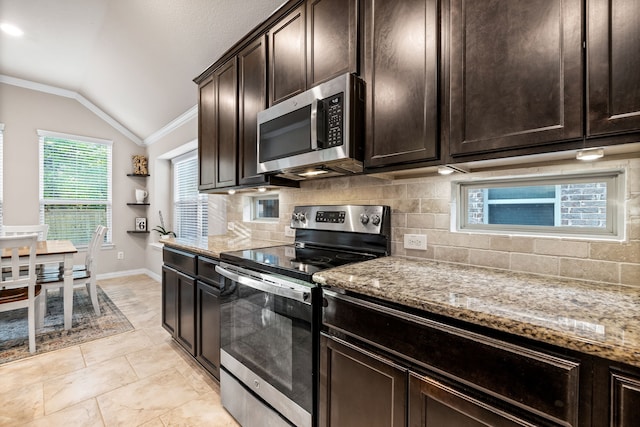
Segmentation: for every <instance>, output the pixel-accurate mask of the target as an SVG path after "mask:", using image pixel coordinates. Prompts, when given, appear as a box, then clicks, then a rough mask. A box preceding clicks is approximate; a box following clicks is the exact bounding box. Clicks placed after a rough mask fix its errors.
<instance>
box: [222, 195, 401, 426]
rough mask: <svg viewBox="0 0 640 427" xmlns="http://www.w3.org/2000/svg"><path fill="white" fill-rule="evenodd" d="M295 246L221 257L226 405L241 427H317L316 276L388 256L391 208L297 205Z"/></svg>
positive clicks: (318, 296) (318, 301) (318, 304)
mask: <svg viewBox="0 0 640 427" xmlns="http://www.w3.org/2000/svg"><path fill="white" fill-rule="evenodd" d="M291 227H292V228H295V230H296V231H295V236H296V237H295V243H294V244H293V245H282V246H272V247H267V248H260V249H251V250H244V251H237V252H226V253H222V254H221V256H220V258H221V262H220V265H219V266H217V267H216V270H217V271H218V272H219V273H220V274H221V275H222V276H224V281H225V283H224V286H223V288H222V289H223V290H222V293H221V329H222V330H221V365H222V369H221V373H220V390H221V396H222V404H223V406H224V407H225V408H226V409H227V410H228V411H229V412H230V413H231V414H232V415H233V416H234V417H235V418H236V420H238V422H240V424H242V425H243V426H244V427H251V426H260V427H264V426H290V425H295V426H299V427H303V426H316V425H317V416H316V413H317V409H316V408H317V394H318V363H319V361H318V356H319V348H318V346H319V328H320V312H321V303H322V298H321V292H320V288H319V287H318V286H317V285H316V284H315V283H314V282H313V280H312V276H313V274H314V273H315V272H317V271H320V270H323V269H327V268H332V267H337V266H340V265H344V264H348V263H353V262H358V261H364V260H368V259H372V258H376V257H380V256H387V255H389V253H390V241H391V215H390V209H389V207H388V206H371V205H367V206H363V205H343V206H298V207H296V208H295V209H294V212H293V214H292V219H291Z"/></svg>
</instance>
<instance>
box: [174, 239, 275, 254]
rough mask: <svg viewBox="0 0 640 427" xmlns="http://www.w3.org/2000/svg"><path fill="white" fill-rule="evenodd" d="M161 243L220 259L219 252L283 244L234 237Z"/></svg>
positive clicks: (177, 240)
mask: <svg viewBox="0 0 640 427" xmlns="http://www.w3.org/2000/svg"><path fill="white" fill-rule="evenodd" d="M162 243H164V244H165V245H166V246H169V247H173V248H176V249H182V250H186V251H190V252H194V253H196V254H198V255H203V256H207V257H212V258H220V253H221V252H230V251H242V250H245V249H255V248H265V247H268V246H278V245H282V244H284V243H282V242H273V241H269V240H257V239H251V238H248V237H244V236H234V235H222V236H208V237H207V238H202V239H181V238H178V239H166V240H162Z"/></svg>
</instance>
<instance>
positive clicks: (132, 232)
mask: <svg viewBox="0 0 640 427" xmlns="http://www.w3.org/2000/svg"><path fill="white" fill-rule="evenodd" d="M127 233H129V234H149V233H150V231H149V230H147V231H138V230H127Z"/></svg>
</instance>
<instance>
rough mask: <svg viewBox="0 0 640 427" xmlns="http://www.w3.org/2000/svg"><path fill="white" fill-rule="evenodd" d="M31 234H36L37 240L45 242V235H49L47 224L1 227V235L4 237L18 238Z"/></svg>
mask: <svg viewBox="0 0 640 427" xmlns="http://www.w3.org/2000/svg"><path fill="white" fill-rule="evenodd" d="M32 233H37V234H38V240H47V234H49V224H37V225H3V226H2V234H3V235H5V236H19V235H24V234H32Z"/></svg>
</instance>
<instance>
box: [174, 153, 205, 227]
mask: <svg viewBox="0 0 640 427" xmlns="http://www.w3.org/2000/svg"><path fill="white" fill-rule="evenodd" d="M186 161H195V164H196V169H195V186H196V192H198V201H197V203H196V204H197V211H196V216H197V218H198V220H197V221H196V233H197V234H198V238H204V237H206V236H207V235H208V233H209V230H208V228H209V218H208V215H209V213H208V195H207V194H206V193H200V192H199V191H198V189H197V187H198V177H199V173H198V168H199V164H198V150H197V149H196V150H190V151H188V152H186V153H184V154H181V155H179V156H175V157H173V158H171V190H172V191H171V214H172V220H173V225H174V230H173V231H174V232H175V233H176V235H177V237H183V236H181V233H180V231H181V230H179V229H178V228H179V221H178V213H177V212H178V210H177V207H178V204H179V203H185V200H182V201H178V200H176V195H177V193H178V191H177V186H178V181H177V178H178V177H177V173H176V164H177V163H181V162H186Z"/></svg>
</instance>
